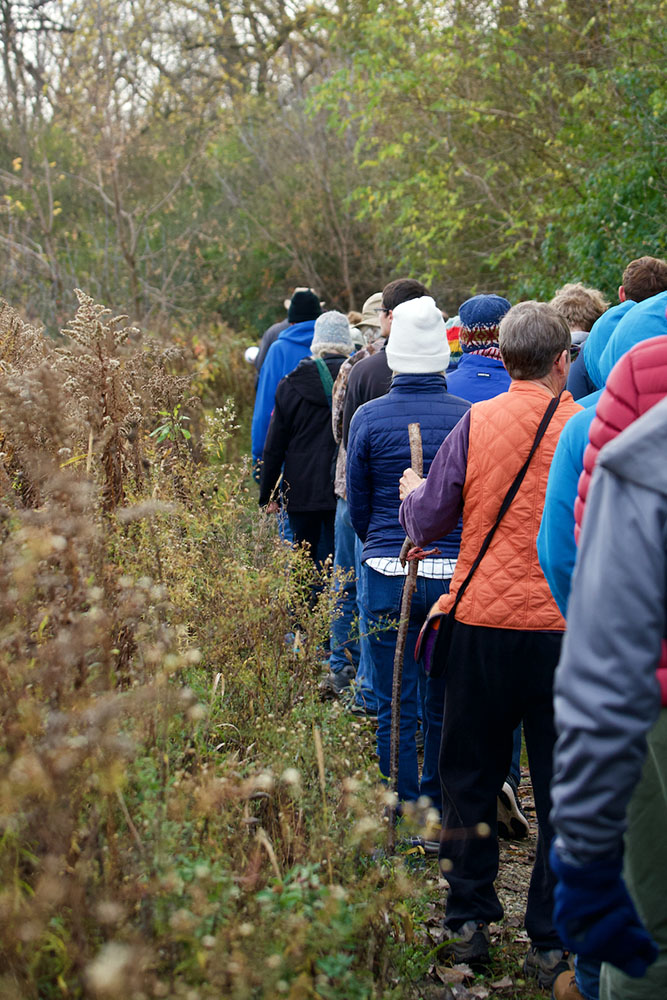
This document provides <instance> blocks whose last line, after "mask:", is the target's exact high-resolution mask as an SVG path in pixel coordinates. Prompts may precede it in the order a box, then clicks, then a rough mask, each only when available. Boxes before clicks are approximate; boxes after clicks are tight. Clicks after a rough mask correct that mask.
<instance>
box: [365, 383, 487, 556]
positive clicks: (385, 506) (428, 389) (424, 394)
mask: <svg viewBox="0 0 667 1000" xmlns="http://www.w3.org/2000/svg"><path fill="white" fill-rule="evenodd" d="M469 408H470V404H469V403H468V402H466V400H464V399H459V398H458V396H453V395H451V394H450V393H448V392H447V389H446V384H445V380H444V378H443V377H442V375H396V376H394V379H393V382H392V385H391V389H390V390H389V392H388V394H387V395H386V396H380V397H378V398H377V399H372V400H370V401H369V402H368V403H365V404H364V405H363V406H361V407H360V408H359V409H358V410H357V412H356V413H355V415H354V417H353V418H352V423H351V424H350V438H349V441H348V451H347V501H348V505H349V510H350V519H351V521H352V525H353V527H354V530H355V531H356V533H357V534H358V535H359V537H360V538H361V540H362V542H363V543H364V550H363V558H364V559H370V558H372V557H373V556H391V557H395V556H398V554H399V552H400V551H401V546H402V544H403V540H404V539H405V531H404V530H403V528H402V527H401V525H400V522H399V520H398V509H399V507H400V503H401V501H400V498H399V495H398V482H399V479H400V478H401V475H402V474H403V471H404V469H406V468H407V467H408V466H409V465H410V439H409V436H408V424H410V423H414V422H417V423H419V425H420V427H421V436H422V446H423V453H424V475H428V470H429V469H430V467H431V462H432V461H433V459H434V458H435V455H436V452H437V451H438V448H439V447H440V445H441V444H442V442H443V441H444V439H445V438H446V437H447V435H448V434H449V432H450V431H451V430H452V428H453V427H455V426H456V424H457V423H458V421H459V420H460V419H461V417H462V416H463V414H464V413H465V412H466V411H467V410H468V409H469ZM459 537H460V536H459V532H458V529H455V530H454V531H453V532H451V533H450V534H449V535H448V536H447V538H446V539H439V540H438V541H436V542H435V543H434V545H435V546H436V547H437V548H439V549H440V552H441V554H442V555H443V556H444V557H447V558H456V556H457V555H458V551H459Z"/></svg>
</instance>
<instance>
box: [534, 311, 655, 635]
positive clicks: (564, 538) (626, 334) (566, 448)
mask: <svg viewBox="0 0 667 1000" xmlns="http://www.w3.org/2000/svg"><path fill="white" fill-rule="evenodd" d="M621 306H626V308H625V309H623V310H622V311H621V310H620V307H619V306H615V307H614V309H609V310H608V312H607V313H605V314H604V316H601V317H600V319H599V320H598V321H597V322H598V323H600V322H601V320H603V319H604V317H605V316H607V315H608V314H609V313H612V312H614V310H619V311H620V315H618V313H617V316H618V318H617V319H616V322H614V329H613V330H612V333H611V336H610V337H607V338H603V337H600V338H599V339H597V340H596V341H594V344H593V347H594V348H595V347H596V345H597V348H598V349H599V348H601V351H600V354H599V355H597V357H596V355H595V353H592V354H591V357H592V359H593V363H592V369H590V368H589V374H591V375H592V374H593V372H594V373H595V381H596V383H597V384H599V385H600V389H599V390H598V391H597V392H593V393H591V394H590V395H589V396H584V397H583V399H578V400H577V402H578V403H579V404H580V405H581V406H583V407H585V409H584V410H583V412H582V413H577V414H575V416H574V417H572V418H571V419H570V420H568V422H567V423H566V425H565V427H564V428H563V432H562V434H561V436H560V439H559V441H558V445H557V447H556V451H555V454H554V457H553V461H552V463H551V469H550V470H549V481H548V483H547V492H546V496H545V500H544V512H543V514H542V523H541V524H540V530H539V533H538V536H537V555H538V558H539V560H540V566H541V567H542V572H543V573H544V575H545V577H546V580H547V583H548V584H549V587H550V589H551V593H552V594H553V596H554V600H555V601H556V604H557V605H558V607H559V609H560V611H561V614H563V615H565V614H566V611H567V602H568V598H569V596H570V584H571V580H572V571H573V570H574V563H575V559H576V556H577V545H576V542H575V540H574V501H575V500H576V498H577V486H578V484H579V476H580V475H581V472H582V470H583V467H584V452H585V451H586V445H587V444H588V434H589V431H590V428H591V424H592V423H593V420H594V418H595V408H596V406H597V401H598V399H599V398H600V396H601V395H602V390H603V388H604V386H605V384H606V382H607V379H608V378H609V375H610V373H611V370H612V368H613V367H614V365H615V364H616V362H617V361H618V360H619V359H620V358H621V357H623V355H624V354H627V352H628V351H629V350H630V348H632V347H634V345H635V344H638V343H639V342H640V341H641V340H649V339H650V338H651V337H658V336H660V334H664V333H667V320H666V319H665V308H666V307H667V292H660V294H659V295H654V296H652V297H651V298H650V299H645V300H644V301H643V302H638V303H635V302H633V303H631V306H630V307H627V303H626V302H622V303H621ZM613 319H614V317H612V321H613ZM595 326H597V323H596V324H595ZM595 326H594V327H593V329H595ZM591 336H592V332H591ZM589 340H590V337H589V339H588V340H587V341H586V344H588V342H589ZM586 344H584V347H585V346H586Z"/></svg>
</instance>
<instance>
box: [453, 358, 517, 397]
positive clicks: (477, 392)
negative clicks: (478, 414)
mask: <svg viewBox="0 0 667 1000" xmlns="http://www.w3.org/2000/svg"><path fill="white" fill-rule="evenodd" d="M511 381H512V380H511V378H510V377H509V375H508V374H507V369H506V368H505V365H504V364H503V363H502V361H501V360H500V358H487V357H485V355H483V354H464V355H462V357H461V360H460V361H459V363H458V366H457V368H456V370H455V371H452V372H450V371H449V370H448V371H447V388H448V390H449V391H450V392H453V393H454V394H455V395H457V396H460V397H461V398H462V399H467V400H468V401H469V402H471V403H478V402H479V401H480V400H481V399H493V397H494V396H499V395H500V393H501V392H507V390H508V389H509V387H510V382H511Z"/></svg>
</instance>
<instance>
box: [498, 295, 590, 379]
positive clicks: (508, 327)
mask: <svg viewBox="0 0 667 1000" xmlns="http://www.w3.org/2000/svg"><path fill="white" fill-rule="evenodd" d="M498 342H499V344H500V354H501V356H502V359H503V362H504V364H505V368H506V369H507V371H508V373H509V376H510V378H513V379H521V380H526V379H533V378H544V376H545V375H548V374H549V372H550V371H551V366H552V364H553V363H554V361H555V360H556V358H557V357H558V356H559V355H560V354H562V353H563V351H569V350H570V345H571V344H572V337H571V336H570V328H569V326H568V325H567V320H566V319H565V317H564V316H561V314H560V313H559V312H557V311H556V310H555V309H554V307H553V306H550V305H548V304H547V303H546V302H533V301H531V302H520V303H519V304H518V305H516V306H512V308H511V309H510V311H509V312H508V313H506V314H505V316H503V318H502V320H501V323H500V332H499V334H498Z"/></svg>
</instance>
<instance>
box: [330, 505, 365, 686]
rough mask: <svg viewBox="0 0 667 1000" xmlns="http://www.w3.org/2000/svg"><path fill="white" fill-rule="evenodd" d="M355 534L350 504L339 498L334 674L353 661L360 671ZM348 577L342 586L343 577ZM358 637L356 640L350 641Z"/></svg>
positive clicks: (333, 632)
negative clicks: (349, 511) (349, 508)
mask: <svg viewBox="0 0 667 1000" xmlns="http://www.w3.org/2000/svg"><path fill="white" fill-rule="evenodd" d="M356 537H357V536H356V535H355V533H354V528H353V527H352V522H351V521H350V516H349V514H348V510H347V500H341V499H340V497H339V498H338V501H337V504H336V523H335V549H334V588H335V590H336V593H337V595H338V598H337V615H336V617H335V618H334V621H333V622H332V624H331V659H330V660H329V666H330V667H331V669H332V670H333V672H334V673H338V671H339V670H342V669H343V667H346V666H348V664H349V663H350V660H349V659H348V657H347V655H346V652H345V651H346V650H347V651H348V652H349V654H350V656H351V657H352V663H353V664H354V666H355V667H356V666H357V665H358V663H359V642H358V640H357V638H356V636H357V630H358V626H357V620H356V619H357V581H356V569H355V562H354V540H355V538H356ZM341 575H342V576H344V577H345V582H343V583H341V581H340V576H341ZM351 636H354V637H355V638H350V637H351Z"/></svg>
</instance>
